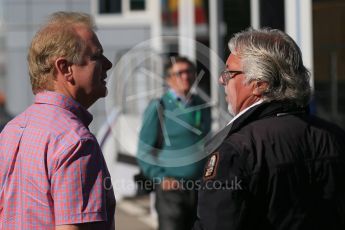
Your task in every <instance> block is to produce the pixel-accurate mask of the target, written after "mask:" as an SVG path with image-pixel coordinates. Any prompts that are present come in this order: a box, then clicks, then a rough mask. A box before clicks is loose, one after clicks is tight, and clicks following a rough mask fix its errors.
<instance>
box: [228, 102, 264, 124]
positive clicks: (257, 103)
mask: <svg viewBox="0 0 345 230" xmlns="http://www.w3.org/2000/svg"><path fill="white" fill-rule="evenodd" d="M263 101H264V100H262V99H261V100H259V101H257V102H255V103H254V104H252V105H250V106H248V107H247V108H245V109H244V110H242V111H241V112H239V113H238V114H237V115H236V116H234V117H233V118H232V119H231V121H230V122H229V123H228V124H227V126H228V125H230V124H231V123H233V122H234V121H235V120H236V119H237V118H239V117H240V116H241V115H242V114H244V113H245V112H247V111H248V110H249V109H250V108H252V107H254V106H256V105H259V104H261V103H262V102H263Z"/></svg>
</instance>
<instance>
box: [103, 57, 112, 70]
mask: <svg viewBox="0 0 345 230" xmlns="http://www.w3.org/2000/svg"><path fill="white" fill-rule="evenodd" d="M103 66H104V68H105V69H106V70H109V69H111V67H113V64H112V63H111V62H110V61H109V59H108V58H106V57H105V56H104V62H103Z"/></svg>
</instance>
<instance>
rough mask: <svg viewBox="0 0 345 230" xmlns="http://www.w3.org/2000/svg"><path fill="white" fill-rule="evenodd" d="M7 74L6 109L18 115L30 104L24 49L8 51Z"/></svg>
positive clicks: (30, 96)
mask: <svg viewBox="0 0 345 230" xmlns="http://www.w3.org/2000/svg"><path fill="white" fill-rule="evenodd" d="M7 58H8V62H7V65H8V69H7V70H8V73H7V76H8V77H7V79H6V83H7V84H6V87H7V90H6V93H7V108H8V110H9V112H10V113H11V114H14V115H16V114H18V113H20V112H22V111H23V110H24V109H26V107H28V106H29V105H30V104H31V103H32V98H33V94H32V92H31V85H30V79H29V74H28V67H27V62H26V49H22V50H19V49H18V50H9V51H8V56H7Z"/></svg>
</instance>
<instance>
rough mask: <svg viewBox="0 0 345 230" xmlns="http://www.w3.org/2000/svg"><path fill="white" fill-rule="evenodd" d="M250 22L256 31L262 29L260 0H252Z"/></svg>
mask: <svg viewBox="0 0 345 230" xmlns="http://www.w3.org/2000/svg"><path fill="white" fill-rule="evenodd" d="M250 21H251V26H252V27H253V28H254V29H258V28H259V27H260V4H259V0H250Z"/></svg>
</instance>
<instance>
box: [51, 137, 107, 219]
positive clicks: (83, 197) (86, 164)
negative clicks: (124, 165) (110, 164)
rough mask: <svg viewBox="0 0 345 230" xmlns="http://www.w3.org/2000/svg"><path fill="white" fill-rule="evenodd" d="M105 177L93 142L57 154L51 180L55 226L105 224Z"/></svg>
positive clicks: (99, 153)
mask: <svg viewBox="0 0 345 230" xmlns="http://www.w3.org/2000/svg"><path fill="white" fill-rule="evenodd" d="M107 176H108V175H107V169H106V165H105V162H104V160H103V155H102V152H101V150H100V148H99V145H98V144H97V141H96V140H94V139H85V140H80V141H79V142H78V143H76V144H75V145H73V146H70V147H69V148H68V149H67V150H65V151H64V152H62V153H61V154H59V157H58V159H57V162H56V167H55V170H54V172H53V174H52V178H51V193H52V194H51V196H52V198H53V202H54V212H55V224H56V225H61V224H73V223H86V222H95V221H106V220H107V218H108V217H107V210H106V205H107V204H106V191H105V189H106V188H105V186H103V183H105V182H106V181H107V179H109V178H107Z"/></svg>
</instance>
